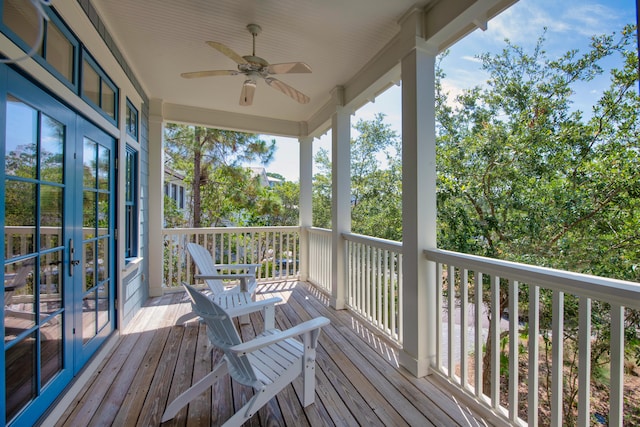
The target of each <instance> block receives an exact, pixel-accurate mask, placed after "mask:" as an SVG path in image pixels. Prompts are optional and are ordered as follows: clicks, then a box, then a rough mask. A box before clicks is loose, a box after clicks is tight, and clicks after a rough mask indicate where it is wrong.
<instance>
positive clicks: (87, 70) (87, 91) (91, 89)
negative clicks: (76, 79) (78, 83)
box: [82, 61, 100, 106]
mask: <svg viewBox="0 0 640 427" xmlns="http://www.w3.org/2000/svg"><path fill="white" fill-rule="evenodd" d="M82 93H83V94H84V96H85V97H87V98H88V99H89V100H91V101H92V102H93V103H94V104H96V105H97V106H100V76H99V75H98V73H96V71H95V70H94V69H93V67H92V66H91V65H90V64H89V63H88V62H87V61H82Z"/></svg>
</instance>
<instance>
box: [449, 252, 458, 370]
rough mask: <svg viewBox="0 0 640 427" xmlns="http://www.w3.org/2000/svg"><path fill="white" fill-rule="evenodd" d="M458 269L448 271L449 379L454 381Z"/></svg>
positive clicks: (450, 267) (452, 268)
mask: <svg viewBox="0 0 640 427" xmlns="http://www.w3.org/2000/svg"><path fill="white" fill-rule="evenodd" d="M455 282H456V268H455V266H454V265H451V264H449V268H448V269H447V322H448V325H447V330H448V332H449V337H448V338H447V349H448V350H447V359H448V362H449V363H448V369H449V378H451V379H453V378H454V376H455V375H454V374H455V359H456V358H455V349H454V347H453V346H454V344H455V339H454V338H455V329H456V325H455V323H456V322H455V317H454V315H455V308H456V306H455V297H456V285H455Z"/></svg>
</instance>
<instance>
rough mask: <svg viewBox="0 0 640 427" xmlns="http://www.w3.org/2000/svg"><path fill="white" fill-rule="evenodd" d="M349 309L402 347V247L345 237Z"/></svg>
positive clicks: (362, 238) (351, 236)
mask: <svg viewBox="0 0 640 427" xmlns="http://www.w3.org/2000/svg"><path fill="white" fill-rule="evenodd" d="M343 238H344V240H345V244H346V250H345V253H346V254H347V255H346V256H347V297H346V300H347V306H348V307H349V308H350V309H351V310H353V311H354V312H356V313H357V314H359V315H360V316H361V317H363V318H364V319H365V320H366V321H367V322H368V323H370V324H371V325H372V326H374V327H375V328H377V329H378V330H379V331H381V332H382V333H383V334H385V335H386V336H387V337H389V338H390V339H391V340H392V341H394V342H396V343H398V344H400V345H401V344H402V244H401V243H398V242H393V241H390V240H384V239H377V238H373V237H367V236H361V235H356V234H343Z"/></svg>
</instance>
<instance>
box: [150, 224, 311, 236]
mask: <svg viewBox="0 0 640 427" xmlns="http://www.w3.org/2000/svg"><path fill="white" fill-rule="evenodd" d="M298 230H300V227H299V226H297V225H283V226H275V227H200V228H163V229H162V234H163V235H183V234H205V233H251V232H254V233H256V232H265V231H298Z"/></svg>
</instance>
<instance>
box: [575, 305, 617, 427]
mask: <svg viewBox="0 0 640 427" xmlns="http://www.w3.org/2000/svg"><path fill="white" fill-rule="evenodd" d="M579 322H580V330H579V331H578V345H579V349H578V357H579V359H578V425H579V426H582V427H588V426H589V425H590V424H591V416H590V415H591V405H590V402H589V400H590V398H591V298H587V297H580V308H579ZM612 425H615V424H612Z"/></svg>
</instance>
